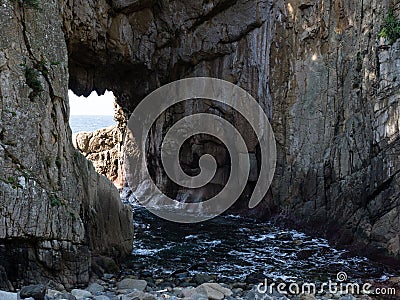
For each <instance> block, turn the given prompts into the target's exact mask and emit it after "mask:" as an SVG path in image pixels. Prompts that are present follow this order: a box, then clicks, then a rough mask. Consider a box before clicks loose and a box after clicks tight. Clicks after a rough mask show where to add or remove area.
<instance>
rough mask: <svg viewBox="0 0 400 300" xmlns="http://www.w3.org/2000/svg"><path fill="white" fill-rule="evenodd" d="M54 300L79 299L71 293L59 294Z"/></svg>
mask: <svg viewBox="0 0 400 300" xmlns="http://www.w3.org/2000/svg"><path fill="white" fill-rule="evenodd" d="M53 300H77V299H76V297H75V296H73V295H71V294H70V293H57V294H55V295H54V296H53Z"/></svg>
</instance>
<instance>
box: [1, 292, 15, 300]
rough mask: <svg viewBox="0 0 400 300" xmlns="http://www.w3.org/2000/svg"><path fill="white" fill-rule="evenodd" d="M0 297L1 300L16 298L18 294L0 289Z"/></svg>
mask: <svg viewBox="0 0 400 300" xmlns="http://www.w3.org/2000/svg"><path fill="white" fill-rule="evenodd" d="M0 299H1V300H17V299H18V294H17V293H9V292H3V291H0Z"/></svg>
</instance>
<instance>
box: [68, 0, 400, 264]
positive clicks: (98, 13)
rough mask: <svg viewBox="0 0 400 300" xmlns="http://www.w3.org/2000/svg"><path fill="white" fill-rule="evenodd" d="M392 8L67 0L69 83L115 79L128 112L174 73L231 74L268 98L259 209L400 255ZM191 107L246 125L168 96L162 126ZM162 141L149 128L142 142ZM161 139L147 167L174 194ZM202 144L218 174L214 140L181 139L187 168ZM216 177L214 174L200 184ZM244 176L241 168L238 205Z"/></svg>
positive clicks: (380, 4) (93, 85) (263, 100)
mask: <svg viewBox="0 0 400 300" xmlns="http://www.w3.org/2000/svg"><path fill="white" fill-rule="evenodd" d="M390 7H391V2H390V1H369V2H365V1H361V2H360V1H348V2H344V1H327V2H323V3H322V2H320V1H232V0H230V1H229V0H225V1H223V0H221V1H203V2H201V1H185V2H180V1H133V2H132V1H79V0H75V1H69V2H67V3H66V4H65V6H64V12H65V17H64V28H65V33H66V37H67V45H68V50H69V54H70V62H69V66H70V75H71V80H70V87H71V88H72V89H73V90H74V91H75V92H77V93H81V94H85V95H87V94H88V93H90V92H91V91H92V90H93V89H96V90H98V91H100V92H102V91H104V90H105V88H108V89H112V90H113V91H114V93H115V95H116V96H117V99H118V103H119V104H120V105H121V106H122V108H123V109H124V110H125V112H127V113H128V114H129V113H130V112H132V110H133V109H134V107H135V105H136V104H137V103H138V102H139V101H140V100H141V99H142V98H143V97H144V96H145V95H147V94H148V93H149V92H151V91H152V90H154V89H155V88H157V87H159V86H160V85H162V84H165V83H167V82H170V81H173V80H176V79H180V78H184V77H190V76H211V77H218V78H221V79H225V80H228V81H230V82H233V83H236V84H238V85H239V86H241V87H242V88H244V89H246V90H247V91H248V92H250V94H252V96H254V97H255V98H256V99H257V100H258V101H259V103H260V104H261V105H262V106H263V107H264V108H265V111H266V113H267V114H268V115H269V116H270V118H271V123H272V126H273V128H274V131H275V135H276V139H277V145H278V165H277V172H276V175H275V180H274V182H273V185H272V188H271V194H270V195H269V197H268V201H266V202H265V203H264V204H263V205H262V206H261V207H259V208H258V211H257V214H259V213H260V211H261V212H262V214H264V215H265V214H267V215H278V216H280V217H282V218H283V219H285V220H287V221H288V222H289V224H291V225H294V224H296V226H300V227H302V228H308V229H309V230H312V231H315V232H318V233H326V234H328V236H330V237H331V238H333V239H335V240H337V241H339V242H340V243H341V244H344V245H347V246H353V247H354V249H358V250H360V251H364V252H365V251H367V252H368V253H369V254H370V255H372V256H374V257H375V258H381V259H384V257H392V258H395V259H398V258H399V229H400V227H399V201H400V200H399V170H400V166H399V159H398V158H399V147H400V145H399V130H400V129H399V121H398V120H399V101H398V96H397V93H398V82H399V81H398V75H399V74H398V73H399V71H398V68H397V67H396V65H397V62H398V60H399V54H398V48H399V43H398V42H396V43H394V44H393V45H389V42H388V41H386V40H384V39H382V38H379V37H378V34H379V31H380V30H381V28H382V24H383V20H384V19H385V17H386V16H387V13H388V11H389V8H390ZM398 9H399V8H398V7H397V6H395V7H394V10H395V14H398ZM110 74H113V76H110ZM128 79H129V80H128ZM196 111H200V112H202V111H209V112H216V113H217V114H221V115H224V116H225V117H227V116H228V117H230V121H231V122H233V123H234V125H235V127H237V128H239V129H243V128H245V126H244V125H243V123H242V122H241V120H240V118H237V117H236V116H235V115H232V114H231V113H230V112H229V110H227V109H226V107H221V106H220V105H218V104H215V103H213V105H210V106H207V105H205V107H197V106H196V105H195V104H194V102H192V104H190V103H189V104H186V105H182V106H176V107H173V108H171V110H170V111H167V112H166V113H165V115H164V116H163V117H162V118H160V119H159V120H158V121H157V123H156V126H157V127H158V128H164V129H165V128H168V127H169V126H170V125H171V124H173V123H174V122H175V121H176V120H177V119H179V118H181V117H182V116H186V115H189V114H191V113H193V112H196ZM250 136H251V135H250ZM161 139H162V137H161V136H159V135H157V133H155V134H153V135H152V136H151V137H150V142H149V144H152V143H153V144H154V145H160V143H161ZM252 140H253V139H252V138H250V141H249V143H250V146H249V151H250V152H252V153H253V155H254V156H255V160H256V159H259V158H257V148H256V147H257V145H256V143H254V142H253V143H252ZM253 141H254V140H253ZM201 147H203V149H201ZM156 149H157V147H154V149H150V154H149V160H150V161H153V166H152V168H153V170H154V173H155V174H154V178H155V179H156V180H157V181H158V184H159V186H161V187H163V188H164V190H166V191H169V192H170V193H172V194H173V195H174V194H175V195H177V196H179V195H180V193H181V191H180V190H179V188H176V187H174V186H171V185H170V182H169V181H168V180H164V179H163V178H164V177H163V176H159V175H162V170H161V168H160V160H159V159H157V153H156V152H157V151H156ZM199 149H200V150H199ZM196 151H197V152H199V153H200V154H201V153H204V152H201V151H205V152H207V153H208V152H211V153H215V154H217V156H218V157H219V158H218V160H219V161H221V162H222V164H221V165H220V166H219V171H220V173H221V174H222V175H224V176H225V175H226V171H224V168H225V169H226V167H227V166H228V164H226V163H224V162H225V161H226V159H227V157H226V153H225V149H224V148H223V147H222V146H221V145H219V144H218V143H215V141H214V140H212V139H211V140H208V141H207V139H206V140H205V141H204V140H203V141H202V142H201V144H200V145H199V144H198V143H196V142H192V143H190V145H189V146H188V147H187V148H186V149H184V150H183V151H182V155H183V161H184V165H187V166H189V167H188V169H189V171H190V170H191V171H195V165H192V161H190V159H188V158H187V157H189V156H190V155H191V153H192V152H194V153H197V152H196ZM185 159H186V160H185ZM254 168H256V164H253V169H254ZM224 176H221V177H224ZM160 178H161V179H160ZM220 186H221V185H220V183H218V184H216V185H215V184H214V185H213V184H210V185H208V187H207V188H206V190H205V193H211V194H215V192H216V191H218V190H219V189H220ZM251 186H252V182H251V181H250V180H249V183H248V189H247V191H245V193H244V195H242V197H241V198H242V201H241V202H242V204H238V206H239V208H240V209H241V210H242V209H243V208H244V207H245V205H246V203H245V202H246V200H247V199H248V194H250V192H251ZM271 195H272V199H273V201H271ZM361 249H364V250H361Z"/></svg>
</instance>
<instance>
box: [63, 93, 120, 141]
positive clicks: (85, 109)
mask: <svg viewBox="0 0 400 300" xmlns="http://www.w3.org/2000/svg"><path fill="white" fill-rule="evenodd" d="M68 97H69V103H70V119H69V121H70V126H71V130H72V133H73V134H75V133H78V132H93V131H96V130H99V129H102V128H106V127H110V126H114V125H115V124H116V121H115V119H114V114H115V96H114V93H113V92H111V91H108V90H106V91H105V93H104V94H103V95H99V94H97V92H96V91H93V92H92V93H90V95H89V96H88V97H85V96H77V95H76V94H75V93H74V92H73V91H72V90H69V91H68Z"/></svg>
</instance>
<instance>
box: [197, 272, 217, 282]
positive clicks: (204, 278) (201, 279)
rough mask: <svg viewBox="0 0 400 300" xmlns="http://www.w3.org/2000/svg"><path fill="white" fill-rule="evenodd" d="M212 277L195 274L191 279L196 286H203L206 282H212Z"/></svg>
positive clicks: (205, 274) (204, 274)
mask: <svg viewBox="0 0 400 300" xmlns="http://www.w3.org/2000/svg"><path fill="white" fill-rule="evenodd" d="M213 279H214V278H213V277H212V276H210V275H208V274H207V273H197V274H195V275H194V277H193V281H194V282H195V283H197V284H203V283H206V282H210V281H213Z"/></svg>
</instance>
